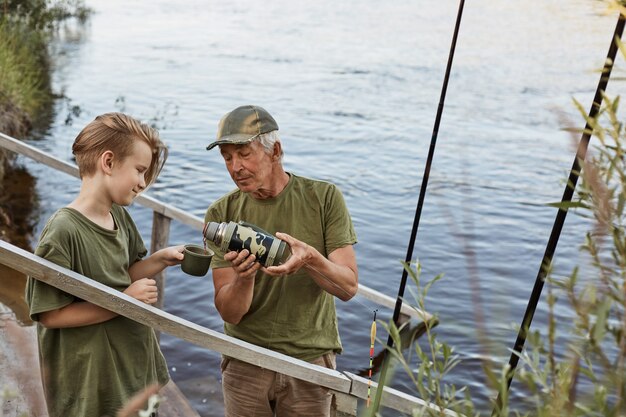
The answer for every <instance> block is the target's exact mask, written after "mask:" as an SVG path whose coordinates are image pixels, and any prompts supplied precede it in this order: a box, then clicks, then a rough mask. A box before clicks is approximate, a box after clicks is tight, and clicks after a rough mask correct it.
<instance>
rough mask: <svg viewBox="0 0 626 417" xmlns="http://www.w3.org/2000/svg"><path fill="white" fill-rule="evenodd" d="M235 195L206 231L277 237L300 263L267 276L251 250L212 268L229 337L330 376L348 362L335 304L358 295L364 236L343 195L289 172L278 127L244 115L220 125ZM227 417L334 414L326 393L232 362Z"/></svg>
mask: <svg viewBox="0 0 626 417" xmlns="http://www.w3.org/2000/svg"><path fill="white" fill-rule="evenodd" d="M216 146H219V150H220V153H221V154H222V157H223V158H224V162H225V164H226V169H227V170H228V173H229V174H230V176H231V178H232V179H233V181H234V182H235V184H236V185H237V188H236V189H235V190H233V191H231V192H230V193H228V194H226V195H224V196H223V197H221V198H220V199H219V200H217V201H215V202H214V203H213V204H211V206H210V207H209V208H208V210H207V212H206V216H205V222H210V221H211V222H228V221H234V222H238V221H245V222H247V223H251V224H254V225H256V226H259V227H260V228H262V229H264V230H265V231H267V232H269V233H272V234H274V235H275V236H276V237H278V238H279V239H282V240H284V241H285V242H287V244H288V245H289V247H290V249H291V252H292V255H291V257H290V258H289V259H288V260H287V261H286V262H285V263H284V264H282V265H279V266H270V267H267V268H265V267H263V266H261V264H260V263H259V262H255V257H254V255H253V254H250V253H249V252H248V251H247V250H246V249H244V250H242V251H241V252H234V251H233V252H229V253H226V254H220V252H219V248H217V247H216V246H215V245H212V246H213V249H214V250H215V252H216V255H215V257H214V258H213V263H212V268H213V284H214V286H215V306H216V307H217V310H218V311H219V313H220V315H221V316H222V318H223V319H224V322H225V323H224V330H225V332H226V334H228V335H231V336H234V337H237V338H239V339H242V340H245V341H247V342H250V343H253V344H255V345H258V346H262V347H264V348H268V349H272V350H274V351H277V352H280V353H284V354H286V355H290V356H292V357H295V358H298V359H302V360H305V361H308V362H311V363H315V364H318V365H321V366H325V367H328V368H332V369H334V368H335V354H336V353H340V352H341V342H340V340H339V332H338V328H337V316H336V311H335V299H334V297H338V298H339V299H341V300H343V301H347V300H349V299H350V298H352V297H353V296H354V294H356V292H357V288H358V271H357V265H356V258H355V254H354V249H353V247H352V245H354V244H355V243H356V234H355V232H354V228H353V226H352V220H351V219H350V215H349V213H348V210H347V208H346V204H345V202H344V199H343V196H342V194H341V192H340V191H339V189H338V188H337V187H336V186H334V185H333V184H330V183H328V182H324V181H317V180H312V179H309V178H305V177H300V176H298V175H295V174H293V173H290V172H286V171H285V170H284V168H283V165H282V156H283V149H282V145H281V142H280V139H279V137H278V125H277V123H276V121H275V120H274V118H273V117H272V116H271V115H270V114H269V113H268V112H267V111H266V110H265V109H263V108H261V107H258V106H241V107H238V108H236V109H234V110H233V111H231V112H230V113H227V114H226V115H225V116H224V117H223V118H222V119H221V120H220V123H219V127H218V131H217V139H216V141H215V142H213V143H211V144H210V145H209V146H208V147H207V149H212V148H214V147H216ZM221 367H222V377H223V378H222V379H223V382H222V386H223V392H224V406H225V410H226V415H227V416H229V417H232V416H238V417H249V416H252V415H254V416H257V417H264V416H274V415H276V416H278V417H280V416H311V417H320V416H327V415H329V414H330V406H331V399H332V396H331V394H330V392H329V391H328V390H327V389H326V388H323V387H320V386H318V385H315V384H311V383H308V382H305V381H302V380H299V379H296V378H292V377H289V376H287V375H283V374H280V373H276V372H272V371H269V370H267V369H262V368H259V367H257V366H254V365H250V364H247V363H244V362H241V361H238V360H235V359H232V358H228V357H224V358H223V359H222V366H221Z"/></svg>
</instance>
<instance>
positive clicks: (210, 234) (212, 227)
mask: <svg viewBox="0 0 626 417" xmlns="http://www.w3.org/2000/svg"><path fill="white" fill-rule="evenodd" d="M219 226H220V224H219V223H216V222H209V224H208V225H207V228H206V232H205V234H204V236H206V238H207V239H209V240H211V241H215V236H217V230H218V229H219Z"/></svg>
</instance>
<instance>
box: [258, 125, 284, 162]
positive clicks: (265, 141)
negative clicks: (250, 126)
mask: <svg viewBox="0 0 626 417" xmlns="http://www.w3.org/2000/svg"><path fill="white" fill-rule="evenodd" d="M254 140H258V141H259V143H260V144H261V145H263V148H264V149H265V153H267V154H270V155H271V154H272V152H273V151H274V145H275V144H276V142H280V136H279V135H278V130H272V131H271V132H267V133H263V134H262V135H259V136H257V137H256V139H254ZM283 155H284V152H283V151H282V149H281V151H280V161H281V162H282V160H283Z"/></svg>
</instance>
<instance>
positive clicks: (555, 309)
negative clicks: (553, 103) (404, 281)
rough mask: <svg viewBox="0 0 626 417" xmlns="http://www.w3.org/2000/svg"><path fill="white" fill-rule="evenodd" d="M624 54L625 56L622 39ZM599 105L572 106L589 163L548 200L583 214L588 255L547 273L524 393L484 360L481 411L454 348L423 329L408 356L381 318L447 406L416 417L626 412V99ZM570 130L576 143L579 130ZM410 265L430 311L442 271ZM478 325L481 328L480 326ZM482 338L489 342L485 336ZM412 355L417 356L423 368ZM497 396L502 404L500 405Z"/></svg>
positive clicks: (427, 387)
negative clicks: (586, 131)
mask: <svg viewBox="0 0 626 417" xmlns="http://www.w3.org/2000/svg"><path fill="white" fill-rule="evenodd" d="M620 7H623V5H622V6H620ZM623 11H624V12H626V9H624V10H623ZM620 51H621V53H622V56H623V58H626V47H624V45H623V44H621V43H620ZM618 81H619V79H618ZM603 103H604V104H603V106H602V108H601V109H600V112H599V113H598V114H597V115H596V116H595V117H592V118H590V117H588V116H587V114H586V111H585V109H584V107H583V106H582V105H581V104H580V103H578V102H575V106H576V107H577V108H578V110H579V111H580V114H581V115H582V117H583V118H584V121H585V122H587V123H588V124H589V126H591V132H590V133H591V134H592V138H593V139H592V142H591V144H592V147H591V151H590V152H589V153H588V155H587V158H586V160H584V161H580V166H581V167H582V169H581V171H580V172H579V173H578V174H579V175H580V179H581V181H579V185H578V187H577V189H576V190H575V198H574V199H573V200H572V202H568V203H554V204H550V205H551V206H554V207H558V208H563V209H568V210H569V211H570V212H572V213H573V214H575V215H578V216H581V217H582V218H584V219H586V220H585V222H584V223H585V224H587V225H588V230H587V231H586V233H584V235H581V245H580V253H581V257H580V259H582V260H583V261H581V264H580V265H577V266H573V267H572V269H571V272H569V274H566V275H563V274H561V275H559V274H556V273H554V271H552V270H549V271H547V279H546V287H547V296H546V297H545V298H544V301H545V302H546V303H547V305H546V307H545V310H543V311H544V314H546V313H547V325H546V326H545V327H544V328H540V329H534V330H532V331H531V329H527V333H528V338H527V345H526V348H525V350H523V351H522V353H521V354H519V355H518V356H519V359H520V361H519V365H518V367H517V370H516V372H515V377H514V381H516V382H515V384H514V385H513V387H512V389H513V390H514V391H517V394H519V393H520V392H521V393H523V395H516V396H515V400H512V399H511V394H510V393H509V392H508V388H507V379H506V376H507V375H508V373H509V369H508V364H504V365H503V364H502V363H503V362H502V361H494V360H485V361H484V362H483V370H484V375H478V376H477V378H480V377H483V376H484V377H485V379H486V380H487V381H489V382H488V384H489V386H490V388H491V392H492V394H493V403H492V404H491V406H490V407H486V406H481V407H477V406H476V401H474V398H475V396H473V395H472V393H471V392H470V390H469V388H468V387H467V386H465V384H466V382H464V383H463V384H460V385H459V386H457V385H454V384H451V383H450V382H449V379H450V378H449V377H448V376H449V374H450V372H451V371H452V370H453V369H454V368H455V367H456V366H458V365H459V363H460V361H461V360H460V357H459V355H457V354H456V353H455V349H454V348H453V347H451V346H449V345H448V344H447V343H445V341H442V340H440V339H439V338H438V337H437V335H436V334H434V333H433V332H431V331H430V330H431V328H430V327H427V331H426V333H425V337H424V338H423V339H422V340H420V343H415V344H414V346H413V349H412V352H409V353H408V354H407V353H404V351H403V350H402V349H401V348H400V347H399V346H401V343H400V332H399V329H398V328H397V327H396V326H395V325H394V324H393V323H390V324H383V323H381V324H383V325H384V326H386V328H387V329H388V331H389V333H390V334H391V335H392V337H393V338H394V341H395V346H396V347H395V348H393V349H392V350H390V351H389V353H390V354H391V355H392V357H393V358H394V359H395V360H396V361H397V363H398V364H399V368H401V369H404V370H405V371H406V373H407V374H408V375H409V376H410V377H411V380H412V381H413V383H414V385H415V388H416V390H417V391H418V392H419V394H420V396H421V397H422V399H424V400H426V401H429V402H431V403H433V404H435V405H437V406H439V407H441V411H437V410H433V409H432V408H423V409H419V410H415V411H414V413H413V415H414V416H422V415H429V416H430V415H441V416H443V415H444V412H443V410H444V409H449V410H453V411H455V412H457V413H460V414H463V415H465V416H479V415H483V416H484V415H492V416H498V417H505V416H509V415H519V416H540V417H542V416H545V417H554V416H587V415H598V416H623V415H626V131H625V129H624V122H623V116H622V115H620V97H619V96H618V97H616V98H611V97H608V96H606V95H604V100H603ZM565 129H566V130H568V131H570V132H572V134H573V135H574V136H573V138H574V140H576V141H578V138H579V137H580V134H581V133H583V132H582V131H581V129H572V128H565ZM466 255H468V254H466ZM405 268H406V269H407V271H409V276H410V277H411V279H412V281H413V287H412V288H410V290H411V293H412V294H413V300H412V301H411V303H412V304H414V305H416V306H417V307H419V308H420V309H426V308H427V307H426V305H425V304H426V301H425V299H426V296H427V294H428V290H429V289H430V287H431V285H433V284H434V283H436V282H437V281H438V280H439V278H440V277H435V278H434V279H433V280H431V281H430V282H427V283H425V284H423V283H422V280H421V279H420V265H419V264H411V265H405ZM407 298H408V297H407ZM481 326H482V324H481V323H478V324H477V331H480V329H481ZM481 343H488V342H485V341H484V340H483V339H482V338H481ZM491 346H493V345H491ZM485 350H486V349H485ZM411 355H416V357H417V358H416V359H417V363H418V365H417V367H415V366H414V365H412V359H411ZM498 394H499V395H500V398H501V402H500V403H497V402H496V401H495V397H496V396H497V395H498Z"/></svg>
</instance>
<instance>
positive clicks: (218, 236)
mask: <svg viewBox="0 0 626 417" xmlns="http://www.w3.org/2000/svg"><path fill="white" fill-rule="evenodd" d="M204 236H205V237H206V238H207V239H208V240H210V241H212V242H213V243H215V244H216V245H218V246H219V247H220V250H221V251H222V252H228V251H237V252H240V251H242V250H243V249H248V251H249V252H250V253H251V254H254V255H255V256H256V260H257V262H259V263H260V264H261V265H263V266H265V267H268V266H277V265H281V264H284V263H285V262H286V261H287V259H289V256H291V250H290V249H289V245H287V243H285V242H284V241H282V240H280V239H278V238H277V237H275V236H274V235H272V234H270V233H267V232H266V231H264V230H263V229H260V228H259V227H257V226H254V225H252V224H249V223H245V222H239V223H235V222H228V223H226V222H223V223H216V222H208V223H207V224H205V225H204Z"/></svg>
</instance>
